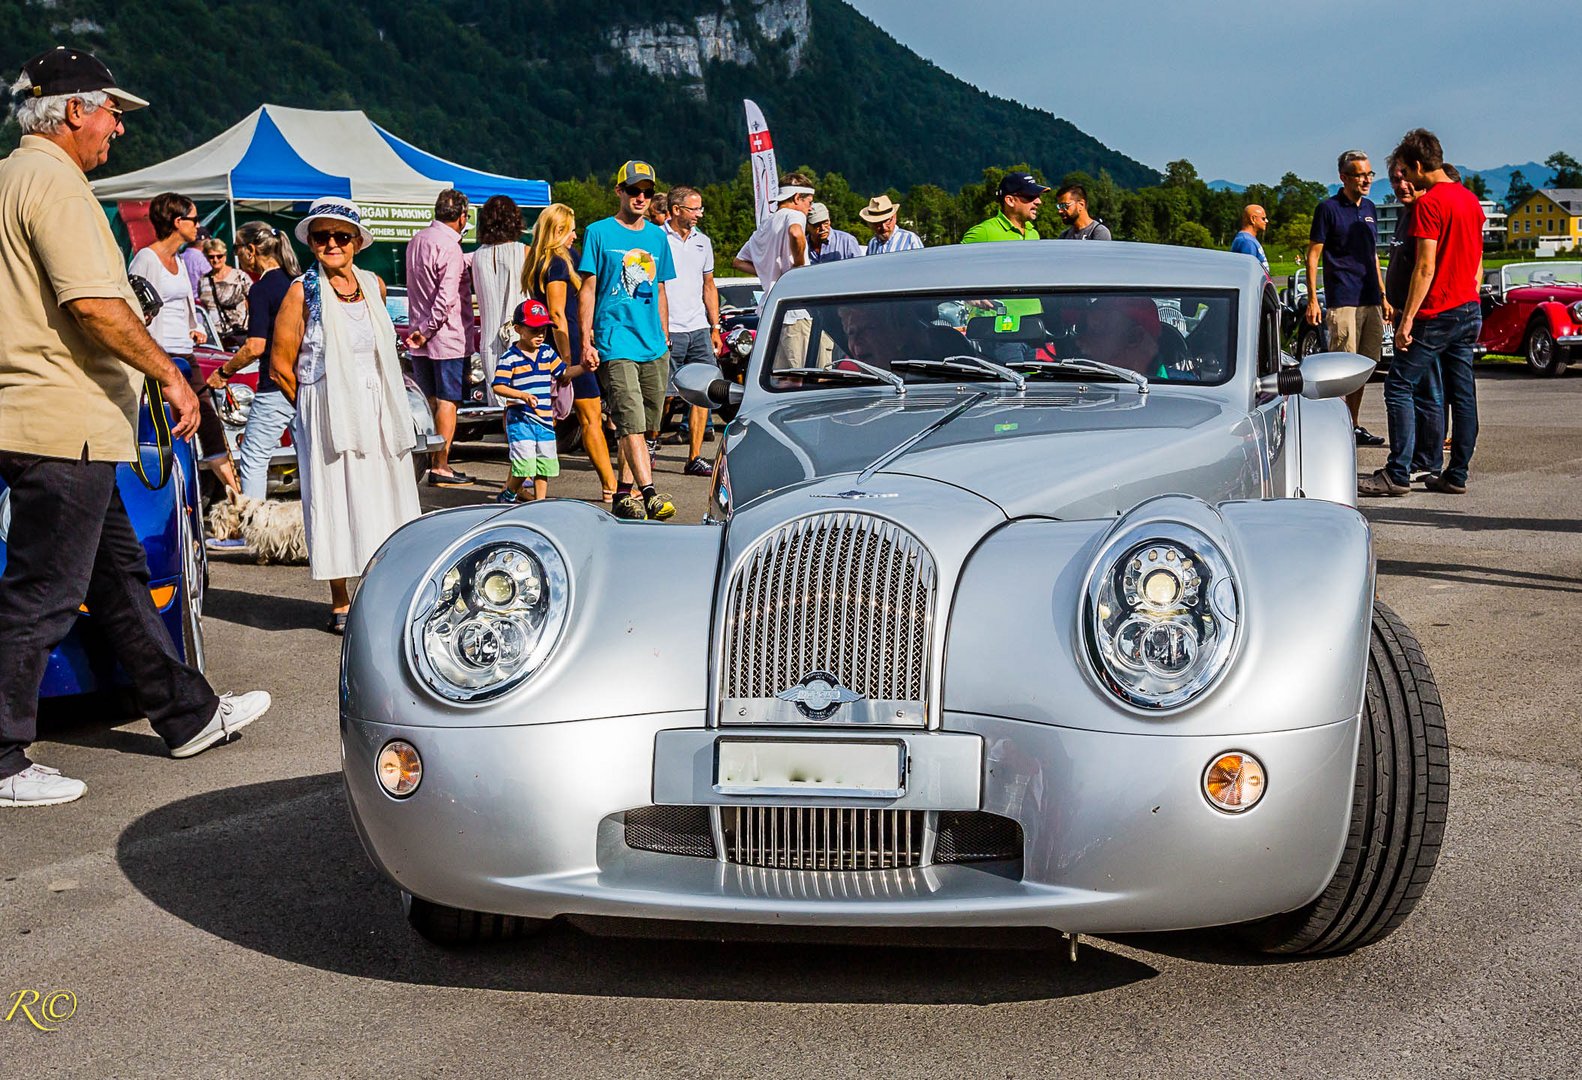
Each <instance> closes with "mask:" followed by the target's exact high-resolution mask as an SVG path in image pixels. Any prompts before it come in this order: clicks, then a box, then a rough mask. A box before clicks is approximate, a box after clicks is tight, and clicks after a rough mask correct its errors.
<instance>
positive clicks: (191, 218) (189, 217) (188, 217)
mask: <svg viewBox="0 0 1582 1080" xmlns="http://www.w3.org/2000/svg"><path fill="white" fill-rule="evenodd" d="M176 220H177V221H190V222H192V223H193V224H194V225H196V224H197V223H198V215H197V214H182V215H181V216H180V217H179V218H177V219H176Z"/></svg>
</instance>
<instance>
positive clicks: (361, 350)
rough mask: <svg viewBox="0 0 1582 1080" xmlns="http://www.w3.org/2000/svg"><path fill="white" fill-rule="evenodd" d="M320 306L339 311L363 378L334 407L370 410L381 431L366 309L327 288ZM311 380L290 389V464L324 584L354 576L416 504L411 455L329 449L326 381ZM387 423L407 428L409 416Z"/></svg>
mask: <svg viewBox="0 0 1582 1080" xmlns="http://www.w3.org/2000/svg"><path fill="white" fill-rule="evenodd" d="M374 299H375V300H377V294H375V297H374ZM323 302H324V303H326V304H340V311H341V313H342V314H344V315H345V316H346V318H347V322H348V324H349V326H350V337H351V346H352V355H353V358H354V363H355V364H356V368H357V370H358V371H359V372H360V373H361V376H362V377H361V378H360V379H357V380H354V381H355V382H356V384H357V385H358V386H360V387H361V389H362V390H363V391H365V393H363V394H362V395H361V396H360V398H359V399H358V400H355V401H348V402H336V403H334V405H335V407H336V408H339V409H347V408H351V409H363V410H370V411H371V412H372V413H373V415H375V416H376V418H377V420H378V422H379V426H380V428H381V430H382V429H383V428H384V426H385V425H386V424H387V423H390V422H391V420H392V418H391V417H389V416H387V415H385V407H384V394H383V390H382V388H381V385H380V382H379V379H380V376H379V367H378V363H377V361H376V359H375V355H374V328H373V321H372V318H371V317H370V315H369V312H368V307H367V304H366V303H361V304H347V303H343V302H342V301H340V300H337V299H335V297H334V296H333V295H332V293H331V290H330V288H329V286H328V285H327V284H326V285H325V286H324V300H323ZM318 375H319V378H317V379H316V380H315V381H313V382H310V383H303V384H300V385H299V386H298V387H297V416H296V419H295V420H294V421H293V422H292V439H293V440H294V441H295V443H296V447H297V467H298V468H299V469H300V470H301V473H302V519H303V524H304V525H305V526H306V531H307V540H308V566H309V570H310V573H311V574H312V576H313V577H314V579H315V580H318V581H326V580H331V579H334V578H351V577H359V576H361V575H362V572H363V569H364V568H365V567H366V566H367V565H368V560H369V559H371V558H373V555H374V552H376V551H378V550H379V545H380V544H383V543H384V542H385V540H387V539H388V538H389V536H390V534H391V533H393V532H395V531H396V530H397V529H399V528H400V527H401V526H402V525H405V524H406V523H407V522H409V521H411V520H412V519H414V518H416V517H417V516H418V515H419V514H420V513H421V512H422V511H421V510H420V508H419V507H418V497H417V481H416V478H415V477H414V475H413V472H412V455H411V453H410V452H406V453H402V454H399V455H396V456H394V457H392V456H391V455H389V454H386V453H374V454H358V453H353V452H347V453H344V454H336V453H335V452H334V451H333V449H332V444H331V441H330V434H329V432H330V408H331V402H330V400H329V398H330V395H329V387H330V385H331V383H332V381H333V380H331V379H328V378H325V377H324V376H323V373H322V372H319V373H318ZM394 419H395V421H396V422H398V423H403V424H410V423H411V419H410V417H398V418H394Z"/></svg>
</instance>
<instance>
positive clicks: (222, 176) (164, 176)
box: [93, 105, 550, 242]
mask: <svg viewBox="0 0 1582 1080" xmlns="http://www.w3.org/2000/svg"><path fill="white" fill-rule="evenodd" d="M448 187H454V188H456V189H458V190H460V191H462V192H464V193H465V194H466V195H467V197H468V198H469V199H471V200H472V201H473V202H474V203H481V202H483V201H484V200H485V199H487V198H488V197H489V196H491V195H509V196H510V197H511V198H512V199H514V200H516V203H517V205H518V206H522V207H542V206H548V205H549V201H550V196H549V184H548V183H547V182H545V181H543V180H522V179H518V178H516V177H512V176H499V175H497V174H495V173H489V172H483V171H481V170H478V169H469V168H467V167H466V166H464V165H458V164H456V163H455V162H453V161H447V160H446V159H444V158H442V157H439V156H437V155H434V154H430V153H428V152H427V151H424V150H421V149H419V148H418V147H416V146H413V145H412V144H411V143H409V142H407V141H405V140H404V139H400V138H397V137H396V136H394V135H392V134H391V133H390V132H388V131H386V130H385V129H384V128H382V127H380V126H379V125H378V124H375V123H374V122H373V121H371V120H369V119H368V117H367V115H366V114H364V113H362V112H361V111H358V110H351V111H344V112H321V111H317V110H313V109H288V108H285V107H284V106H280V105H263V106H261V107H259V108H258V109H255V110H254V111H253V112H252V113H250V114H249V115H248V116H247V118H246V119H244V120H243V121H242V122H241V123H239V124H237V125H236V126H235V127H232V128H230V129H229V130H227V131H224V132H221V133H220V134H219V135H216V136H215V137H214V138H212V139H210V140H209V141H208V142H206V143H204V144H203V145H201V146H198V147H195V148H193V149H191V150H188V151H187V152H186V153H184V154H178V155H177V156H176V157H173V158H171V159H169V160H168V161H163V162H160V163H159V164H158V165H150V166H149V167H148V168H146V169H139V170H137V171H136V172H129V173H123V174H122V175H120V176H110V177H106V178H104V179H103V180H96V181H94V182H93V190H94V194H95V195H96V196H97V197H98V198H99V199H100V200H101V201H103V202H118V201H121V200H139V199H150V198H153V197H154V196H155V195H157V194H159V193H160V192H162V191H178V192H180V193H181V194H183V195H185V196H187V197H188V198H189V199H193V200H196V201H205V200H219V201H224V202H226V203H229V204H230V205H231V215H232V229H233V232H234V229H235V207H236V204H238V203H242V204H244V205H250V206H252V207H254V208H257V209H259V210H265V211H271V212H277V213H278V212H280V211H282V210H285V209H286V208H287V204H296V203H307V202H310V201H311V200H313V199H316V198H318V197H320V196H322V195H341V196H346V197H349V198H351V199H355V200H356V201H357V202H358V203H360V204H363V205H364V207H365V210H368V211H369V215H368V216H369V218H370V222H369V224H370V227H371V228H373V229H374V233H375V236H376V237H378V238H379V239H382V240H394V241H398V242H399V241H400V240H403V239H405V238H406V236H407V235H410V233H411V231H414V226H415V227H417V228H420V227H422V226H423V225H426V224H428V221H429V216H428V213H426V212H423V211H432V209H433V206H434V198H435V196H437V195H438V194H439V193H440V192H441V191H442V190H444V189H445V188H448ZM402 210H407V211H411V212H410V213H402V212H401V211H402ZM380 225H386V226H387V227H386V229H385V230H381V228H379V227H378V226H380Z"/></svg>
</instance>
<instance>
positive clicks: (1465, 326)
mask: <svg viewBox="0 0 1582 1080" xmlns="http://www.w3.org/2000/svg"><path fill="white" fill-rule="evenodd" d="M1394 160H1395V161H1396V163H1397V164H1398V165H1399V166H1400V169H1401V175H1402V177H1403V178H1404V179H1406V180H1407V181H1408V182H1410V183H1411V184H1412V186H1413V187H1415V188H1416V189H1417V190H1418V192H1419V194H1418V196H1417V201H1416V203H1414V204H1413V207H1412V224H1411V236H1412V238H1413V239H1414V240H1415V241H1416V242H1417V259H1416V263H1415V265H1414V266H1413V268H1412V279H1411V283H1410V284H1409V285H1408V287H1407V293H1406V309H1405V311H1404V312H1403V313H1402V315H1401V322H1400V326H1399V327H1398V328H1397V329H1396V331H1395V359H1394V361H1393V362H1392V363H1391V365H1390V371H1389V374H1387V375H1386V376H1385V377H1384V408H1385V414H1386V416H1387V417H1388V419H1389V424H1390V457H1389V460H1388V461H1387V462H1386V463H1385V466H1384V468H1382V469H1380V470H1379V471H1378V472H1376V473H1374V474H1373V475H1372V476H1369V477H1365V478H1364V479H1363V480H1362V481H1361V483H1359V484H1358V486H1357V491H1358V493H1359V494H1362V495H1405V494H1406V493H1407V491H1409V490H1410V483H1411V472H1410V471H1409V468H1410V465H1411V462H1412V455H1413V451H1414V450H1415V449H1416V438H1417V417H1416V412H1415V409H1414V407H1413V397H1414V395H1415V394H1416V393H1417V391H1418V389H1419V387H1421V386H1424V385H1425V384H1427V383H1429V382H1430V380H1432V378H1433V373H1434V370H1435V367H1436V366H1437V367H1438V370H1439V373H1440V376H1441V378H1442V380H1443V383H1444V393H1445V401H1446V403H1447V404H1448V405H1449V408H1450V417H1451V428H1450V432H1451V437H1450V462H1449V464H1447V465H1446V466H1445V469H1444V471H1443V472H1441V473H1439V474H1438V475H1430V476H1429V477H1428V478H1427V480H1426V481H1425V482H1424V486H1425V487H1426V488H1427V489H1428V490H1429V491H1437V492H1439V493H1441V494H1445V495H1464V494H1466V490H1467V467H1468V466H1469V465H1470V464H1471V463H1472V451H1473V448H1474V447H1475V446H1476V444H1477V440H1478V397H1477V384H1476V382H1475V380H1474V378H1473V371H1472V354H1473V346H1474V345H1476V344H1477V340H1478V333H1479V331H1480V330H1481V329H1482V327H1483V316H1482V313H1481V311H1480V310H1479V308H1478V281H1479V280H1480V279H1481V278H1482V267H1483V208H1482V207H1481V206H1480V205H1479V204H1478V197H1477V196H1476V195H1474V194H1472V192H1470V191H1468V190H1467V189H1466V188H1464V187H1462V186H1461V185H1460V184H1458V183H1456V182H1455V181H1453V180H1451V179H1450V177H1449V176H1448V175H1446V173H1445V158H1444V151H1443V149H1442V148H1441V147H1440V145H1439V140H1438V139H1437V138H1436V137H1435V136H1434V134H1433V132H1430V131H1425V130H1424V129H1422V128H1417V129H1416V130H1414V131H1409V132H1407V133H1406V137H1405V138H1403V139H1402V140H1401V145H1400V146H1398V147H1396V148H1395V154H1394ZM1425 435H1431V437H1433V438H1435V439H1436V440H1437V439H1439V438H1442V434H1440V433H1427V432H1425Z"/></svg>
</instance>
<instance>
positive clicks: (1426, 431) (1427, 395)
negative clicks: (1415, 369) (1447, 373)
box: [1412, 363, 1445, 473]
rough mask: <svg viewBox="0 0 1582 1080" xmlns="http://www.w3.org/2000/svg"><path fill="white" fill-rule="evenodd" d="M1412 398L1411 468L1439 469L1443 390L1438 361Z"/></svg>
mask: <svg viewBox="0 0 1582 1080" xmlns="http://www.w3.org/2000/svg"><path fill="white" fill-rule="evenodd" d="M1412 400H1413V402H1414V404H1415V405H1416V407H1417V448H1416V449H1415V450H1413V451H1412V471H1413V472H1414V473H1416V472H1434V473H1436V472H1441V471H1443V470H1444V467H1445V390H1444V383H1443V382H1442V381H1441V380H1440V377H1439V364H1438V363H1435V364H1433V365H1432V367H1431V369H1430V371H1429V377H1428V378H1427V379H1425V380H1423V381H1422V382H1421V383H1419V384H1418V386H1417V390H1416V392H1415V393H1414V394H1413V396H1412Z"/></svg>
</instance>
